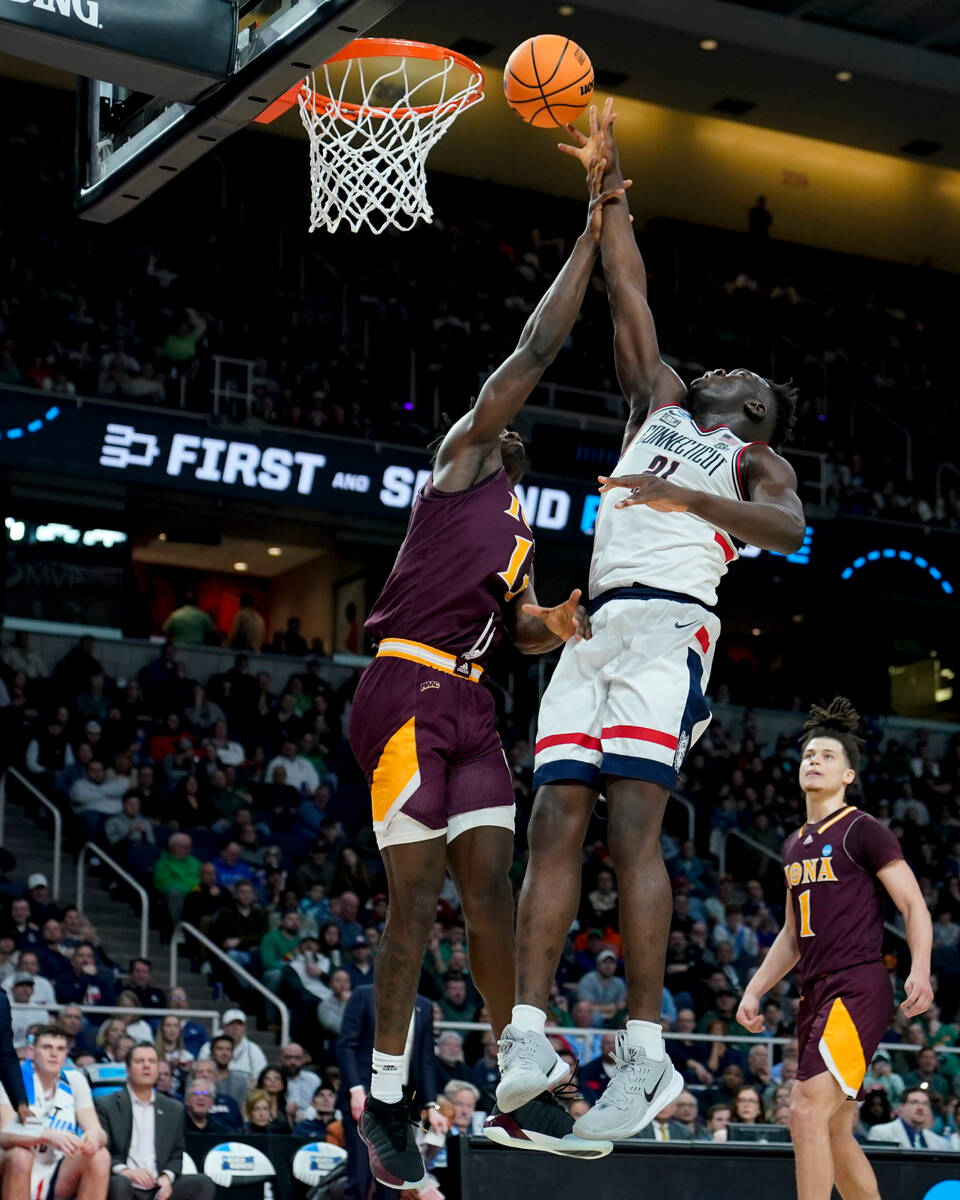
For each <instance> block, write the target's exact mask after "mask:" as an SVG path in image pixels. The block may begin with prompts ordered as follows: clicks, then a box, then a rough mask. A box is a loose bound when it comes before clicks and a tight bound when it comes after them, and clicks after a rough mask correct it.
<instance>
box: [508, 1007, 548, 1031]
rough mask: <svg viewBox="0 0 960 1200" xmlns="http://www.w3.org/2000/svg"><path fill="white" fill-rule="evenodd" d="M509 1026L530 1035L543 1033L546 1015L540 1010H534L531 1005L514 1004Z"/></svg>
mask: <svg viewBox="0 0 960 1200" xmlns="http://www.w3.org/2000/svg"><path fill="white" fill-rule="evenodd" d="M510 1024H511V1025H514V1026H516V1028H517V1029H524V1030H529V1031H530V1032H531V1033H543V1031H544V1029H545V1028H546V1024H547V1014H546V1013H545V1012H544V1011H543V1009H542V1008H534V1006H533V1005H532V1004H515V1005H514V1006H513V1015H512V1016H511V1018H510Z"/></svg>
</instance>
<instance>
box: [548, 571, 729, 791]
mask: <svg viewBox="0 0 960 1200" xmlns="http://www.w3.org/2000/svg"><path fill="white" fill-rule="evenodd" d="M589 607H590V609H591V617H590V621H591V626H592V637H591V638H590V639H589V640H587V641H580V642H574V641H573V640H572V639H571V640H570V641H568V642H567V644H566V645H565V646H564V648H563V653H562V654H561V655H560V662H559V663H558V664H557V668H556V670H555V671H554V673H553V678H552V679H551V680H550V684H549V686H548V687H547V690H546V692H545V693H544V695H543V699H542V701H541V703H540V715H539V721H538V725H537V743H536V752H535V763H534V767H535V769H534V776H533V784H534V787H535V788H536V787H540V786H541V785H542V784H545V783H555V782H559V781H573V782H579V783H586V784H589V785H590V787H593V788H596V789H597V790H600V787H601V777H602V776H604V775H612V776H622V777H624V778H627V779H645V780H648V781H649V782H651V783H658V784H661V785H662V786H663V787H666V788H673V787H674V786H675V784H676V781H677V771H678V770H679V768H680V765H681V763H682V762H683V759H684V756H685V755H686V753H687V751H688V750H689V749H690V747H691V746H692V745H693V744H694V743H695V742H696V740H697V739H698V738H699V737H700V735H701V734H702V733H703V731H704V730H705V729H706V728H707V726H708V725H709V724H710V716H711V714H710V707H709V705H708V704H707V701H706V699H705V697H704V692H705V691H706V687H707V682H708V680H709V678H710V668H711V666H712V664H713V654H714V650H715V648H716V644H717V638H718V637H719V635H720V621H719V619H718V618H717V616H716V615H715V614H714V613H712V612H710V610H709V609H707V608H705V607H704V606H703V605H701V604H699V603H698V602H697V601H696V600H694V599H693V598H692V597H688V596H680V595H678V594H676V593H670V592H663V591H661V590H659V589H655V588H647V587H639V586H635V587H630V588H616V589H614V590H613V591H611V592H605V593H603V594H602V595H601V596H599V597H597V598H596V599H595V600H593V601H591V604H590V606H589Z"/></svg>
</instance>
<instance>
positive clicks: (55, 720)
mask: <svg viewBox="0 0 960 1200" xmlns="http://www.w3.org/2000/svg"><path fill="white" fill-rule="evenodd" d="M24 761H25V764H26V768H27V770H28V771H29V772H30V774H31V775H33V776H34V777H35V780H34V782H36V783H37V785H38V786H39V787H41V788H43V789H44V790H48V789H49V788H50V787H51V786H52V783H53V779H54V777H55V776H57V775H59V774H60V772H61V771H63V770H64V768H66V767H72V766H73V765H74V763H75V761H76V760H75V759H74V755H73V747H72V746H71V745H70V739H69V738H68V736H67V732H66V729H65V727H64V724H63V721H61V720H60V714H59V713H55V714H54V715H53V716H52V717H51V718H50V720H49V721H48V722H47V728H46V732H45V733H41V734H38V736H37V737H34V738H31V739H30V741H29V743H28V744H27V754H26V758H25V760H24Z"/></svg>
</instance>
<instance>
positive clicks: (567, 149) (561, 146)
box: [557, 142, 580, 158]
mask: <svg viewBox="0 0 960 1200" xmlns="http://www.w3.org/2000/svg"><path fill="white" fill-rule="evenodd" d="M557 149H558V150H560V151H561V152H562V153H563V154H572V155H573V157H574V158H579V157H580V151H579V150H578V149H577V148H576V146H571V145H570V144H569V143H567V142H557Z"/></svg>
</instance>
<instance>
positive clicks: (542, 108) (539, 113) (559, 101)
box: [503, 33, 593, 129]
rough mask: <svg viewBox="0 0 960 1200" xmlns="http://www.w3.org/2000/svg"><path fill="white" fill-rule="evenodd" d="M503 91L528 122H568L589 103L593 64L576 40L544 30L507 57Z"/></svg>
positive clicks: (542, 125)
mask: <svg viewBox="0 0 960 1200" xmlns="http://www.w3.org/2000/svg"><path fill="white" fill-rule="evenodd" d="M503 92H504V95H505V96H506V98H507V103H508V104H509V105H510V107H511V108H512V109H513V111H514V112H515V113H517V115H518V116H520V117H522V118H523V120H524V121H526V122H527V124H528V125H536V126H538V127H539V128H541V129H549V128H550V127H551V126H554V125H566V124H567V123H568V122H569V121H575V120H576V119H577V117H579V116H580V114H581V113H582V112H583V110H584V109H585V108H586V107H587V105H588V104H589V103H590V96H591V95H592V93H593V67H592V65H591V63H590V59H589V58H588V57H587V55H586V53H585V52H584V51H583V50H581V49H580V47H579V46H578V45H577V44H576V42H571V41H570V39H569V38H565V37H561V36H560V35H559V34H557V33H541V34H539V35H538V36H537V37H532V38H527V40H526V41H525V42H521V43H520V45H519V46H518V47H517V48H516V50H514V52H513V53H512V54H511V55H510V57H509V58H508V59H507V65H506V68H505V69H504V72H503Z"/></svg>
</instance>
